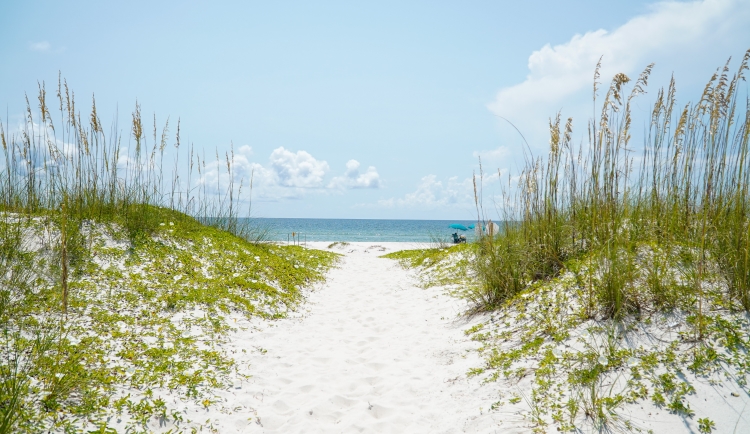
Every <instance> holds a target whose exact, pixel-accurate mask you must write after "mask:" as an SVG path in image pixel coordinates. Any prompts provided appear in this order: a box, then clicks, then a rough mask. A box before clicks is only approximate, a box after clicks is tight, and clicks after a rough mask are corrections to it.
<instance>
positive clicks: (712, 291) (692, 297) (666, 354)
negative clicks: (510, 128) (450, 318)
mask: <svg viewBox="0 0 750 434" xmlns="http://www.w3.org/2000/svg"><path fill="white" fill-rule="evenodd" d="M749 59H750V51H748V52H747V53H745V56H744V57H743V58H742V60H741V61H740V62H739V67H738V68H737V72H736V73H734V74H732V73H730V69H729V62H728V63H727V65H725V66H724V67H723V68H720V69H718V70H717V72H716V74H714V75H713V76H712V77H711V78H710V80H709V82H708V83H707V85H706V87H705V89H704V91H703V93H702V95H701V96H700V99H699V100H698V102H697V103H688V104H686V105H684V106H678V105H677V103H676V92H677V87H676V84H675V82H674V80H672V82H670V84H669V86H668V87H667V88H666V89H661V90H660V91H659V92H658V93H657V95H656V102H655V104H654V106H653V107H652V110H651V111H650V113H651V116H650V119H647V120H646V121H645V123H646V126H647V128H646V133H645V135H644V138H643V151H642V153H636V152H634V151H633V150H634V149H635V145H634V144H633V143H631V135H632V134H633V131H632V129H633V125H634V122H636V121H635V120H634V119H633V118H632V116H631V114H632V112H631V107H632V104H634V101H635V100H636V98H637V97H638V96H639V95H640V94H642V93H644V92H645V91H646V88H647V81H648V77H649V75H650V72H651V68H652V66H651V65H650V66H648V67H647V68H646V69H645V70H644V72H643V73H642V74H641V75H640V76H639V77H638V78H637V79H636V80H635V81H634V83H632V85H631V80H630V78H629V77H627V76H625V75H624V74H617V75H616V76H615V77H614V79H613V80H612V82H611V84H610V86H609V87H608V88H606V89H605V90H604V98H603V101H601V102H600V100H599V99H598V97H597V95H598V93H599V92H601V90H602V89H600V86H601V84H600V83H599V72H598V71H599V67H598V66H597V69H596V72H595V74H594V104H595V107H596V110H597V111H598V112H599V113H600V114H599V116H598V117H597V119H595V120H592V121H590V122H589V125H588V141H586V142H583V143H582V144H581V145H580V146H575V145H574V144H573V141H572V136H573V126H572V125H573V122H572V120H571V119H568V120H567V122H564V123H563V122H562V120H561V116H560V115H559V114H558V115H557V116H556V117H555V118H554V119H552V120H551V121H550V151H549V154H548V155H547V156H546V157H545V158H531V157H529V158H528V160H527V163H526V166H525V169H524V170H523V171H522V173H521V175H520V177H519V178H518V184H513V185H511V184H509V186H508V188H507V189H506V190H505V191H504V193H503V198H502V201H501V203H502V204H503V213H504V214H502V215H501V219H500V220H502V221H503V223H502V224H501V230H500V233H499V234H497V235H496V236H484V237H481V238H480V239H479V240H478V241H477V243H476V246H475V247H474V252H475V253H476V254H475V256H474V257H473V258H472V259H470V261H469V262H470V264H471V267H470V271H468V272H467V274H466V275H465V277H464V278H465V279H466V280H465V282H466V283H465V285H464V286H465V288H466V291H465V292H464V294H465V295H466V296H467V297H469V298H470V300H471V301H472V302H473V305H474V309H473V311H472V313H479V314H484V315H487V320H486V321H484V322H482V323H481V324H479V325H477V326H475V327H473V328H471V329H469V330H467V331H466V332H467V335H469V336H471V337H472V339H474V340H476V341H478V342H480V343H481V347H480V350H479V351H480V352H481V353H482V354H483V355H484V358H485V364H484V365H483V366H480V367H477V368H476V369H473V370H472V371H471V372H470V373H469V374H470V375H473V376H479V377H481V378H482V379H483V380H484V381H488V382H493V381H504V382H505V383H506V384H507V386H508V388H507V393H504V394H502V396H500V397H499V399H498V401H497V402H495V403H494V404H493V405H492V408H493V409H494V410H497V411H502V412H503V413H509V414H512V415H515V416H518V417H523V418H524V419H525V421H526V422H527V423H528V426H529V428H530V429H534V430H537V431H540V432H547V431H548V430H550V429H555V430H561V431H569V430H573V431H576V430H577V431H580V430H583V431H621V430H622V431H626V430H635V431H648V429H647V428H646V426H647V424H646V423H644V422H643V421H644V420H647V419H648V416H645V415H649V416H650V415H652V414H657V413H660V412H661V413H670V414H673V415H674V417H675V418H679V420H681V422H682V423H684V424H685V426H686V427H688V428H689V429H692V430H694V431H697V432H712V431H714V430H717V429H719V427H723V429H724V430H726V431H728V432H731V431H732V429H734V430H735V431H736V430H737V426H743V424H747V423H748V420H747V419H743V417H745V416H744V415H742V414H740V415H739V416H737V417H736V418H735V419H736V420H712V419H711V417H709V416H708V415H706V414H701V411H703V409H705V408H706V406H705V403H704V402H703V401H705V399H704V396H702V395H700V394H701V393H708V392H710V390H712V389H711V388H712V387H713V386H716V387H720V388H721V389H722V390H724V394H725V395H726V398H725V399H727V400H729V401H727V402H726V405H727V406H729V405H731V402H732V401H731V400H732V399H737V400H738V401H737V402H740V405H739V410H741V409H742V405H741V402H747V398H748V396H749V393H750V388H748V383H747V376H748V374H750V357H748V348H750V339H749V338H748V337H749V336H750V317H749V316H748V312H750V303H749V302H748V300H749V299H750V298H749V297H750V192H749V188H750V173H749V170H750V160H749V158H748V151H750V149H749V144H750V143H749V142H750V110H748V108H749V107H748V106H749V105H750V100H748V99H747V90H746V86H745V85H744V83H745V74H746V71H747V69H748V67H747V65H748V60H749ZM481 177H482V175H481V172H480V176H479V178H478V179H477V181H476V182H475V185H477V186H478V188H477V190H478V194H477V211H478V214H479V215H478V220H480V221H481V220H487V218H486V216H485V215H484V214H485V213H484V210H483V207H482V206H481ZM509 182H510V181H509ZM402 255H405V257H404V259H402V260H403V261H404V263H406V264H408V265H411V266H423V262H422V261H423V259H422V258H428V257H430V255H435V253H428V252H421V253H417V252H411V253H403V254H402ZM430 265H431V266H432V267H436V266H435V265H434V264H430ZM437 268H440V266H437ZM423 270H424V271H426V269H423ZM426 281H428V282H429V278H428V280H426ZM739 410H738V414H739V413H740V411H739ZM634 415H636V416H638V417H635V418H634V417H633V416H634ZM511 417H514V416H511ZM736 432H739V431H736Z"/></svg>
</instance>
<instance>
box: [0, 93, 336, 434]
mask: <svg viewBox="0 0 750 434" xmlns="http://www.w3.org/2000/svg"><path fill="white" fill-rule="evenodd" d="M58 97H59V109H60V115H61V123H60V124H58V125H53V123H52V118H51V116H50V113H49V109H48V107H47V102H46V95H45V90H44V86H43V85H40V89H39V96H38V101H39V116H34V115H33V111H32V109H31V106H30V105H29V106H28V110H27V120H26V124H25V126H24V129H23V130H22V131H21V132H20V133H19V134H15V135H10V136H8V135H7V134H6V127H4V126H2V125H0V138H1V139H2V145H3V149H4V156H5V166H4V168H3V170H2V171H1V172H0V328H1V330H0V333H1V335H0V433H11V432H13V433H16V432H29V433H36V432H42V431H55V432H102V433H113V432H118V431H119V432H149V431H151V428H149V425H148V424H149V423H155V422H154V421H158V422H160V423H167V422H169V423H171V424H173V425H174V428H173V429H172V432H191V431H195V430H196V429H209V430H210V429H211V426H210V423H209V424H207V423H206V422H205V421H204V420H200V421H195V420H191V418H190V416H189V415H188V414H186V413H185V412H184V411H183V410H182V408H183V407H184V404H185V403H186V402H193V403H198V404H199V405H200V406H202V407H205V408H206V409H209V408H212V407H218V408H219V410H221V411H230V410H231V409H229V410H227V409H223V408H221V407H220V405H221V403H220V402H219V400H218V399H216V397H215V394H214V393H213V391H216V390H218V389H222V388H224V389H226V388H227V387H232V386H233V385H235V384H240V383H241V381H242V380H243V379H246V378H247V377H248V376H249V375H251V372H248V371H246V367H240V366H237V364H236V363H235V362H234V360H233V358H232V355H231V354H227V352H226V351H225V350H223V349H222V346H221V344H222V343H223V342H225V341H226V339H227V334H228V332H230V331H231V330H232V327H234V322H233V321H230V320H232V319H234V320H236V319H237V318H238V316H239V317H245V318H248V317H252V316H256V317H260V318H280V317H283V316H284V315H285V314H286V313H287V312H288V311H289V310H291V309H294V308H295V307H296V306H297V305H298V304H299V303H300V302H301V300H302V294H301V292H300V290H301V288H303V287H305V286H307V285H310V284H311V283H313V282H316V281H320V280H321V279H323V276H324V272H325V270H326V269H327V268H328V267H330V266H331V265H332V263H333V262H334V260H335V256H336V255H335V254H333V253H327V252H321V251H314V250H305V249H302V248H300V247H295V246H284V247H281V246H274V245H271V244H266V243H262V242H260V241H262V237H263V232H262V231H257V230H254V229H253V228H251V227H249V226H244V225H240V224H239V223H238V221H239V220H238V215H239V210H238V200H237V197H238V194H239V191H240V190H241V184H242V183H241V182H239V185H238V186H235V185H234V181H231V180H233V179H234V175H233V173H232V167H233V158H232V157H231V156H230V155H227V156H226V157H227V158H226V162H225V163H226V166H225V167H226V173H222V174H220V175H221V176H224V175H226V176H224V179H229V180H230V181H228V183H226V184H218V185H216V186H215V187H214V189H218V188H222V187H225V188H226V193H225V194H215V192H214V191H213V190H209V188H208V187H207V186H206V183H205V182H203V181H206V179H208V178H201V179H200V181H201V182H198V183H197V185H200V186H201V187H200V188H192V186H193V185H195V184H196V182H195V181H196V180H195V179H191V173H192V169H193V167H195V168H197V169H198V174H199V177H200V176H204V175H205V174H206V172H207V170H208V169H210V168H211V167H212V165H211V164H208V165H207V164H206V163H205V161H203V160H201V159H198V158H193V152H192V149H191V150H190V158H188V159H186V161H185V163H184V166H185V167H187V176H186V179H185V181H186V182H185V183H184V185H183V184H182V181H181V179H182V178H181V176H180V175H182V176H185V174H182V173H178V172H179V170H180V167H181V166H180V163H179V158H178V157H179V154H178V156H177V157H175V162H174V163H175V172H174V174H173V177H172V179H171V180H167V179H164V177H163V175H162V174H163V171H162V167H163V164H162V160H163V159H164V158H163V157H164V152H165V148H166V147H167V131H168V127H167V125H168V122H167V125H165V127H164V128H163V129H162V132H161V135H160V136H159V135H157V130H156V124H155V122H154V134H153V138H154V141H153V144H152V146H151V147H150V148H148V147H147V146H146V138H145V136H144V133H143V125H142V121H141V115H140V107H139V106H138V105H136V108H135V111H134V112H133V120H132V125H131V133H132V134H131V136H132V137H131V138H132V140H133V142H134V143H133V142H131V146H130V147H129V149H130V153H129V154H127V155H125V154H123V153H121V152H122V148H121V146H120V142H121V138H120V137H119V136H118V133H117V127H116V125H115V127H113V129H112V133H111V134H110V135H109V136H107V135H105V133H104V130H103V128H102V126H101V123H100V121H99V119H98V116H97V113H96V105H95V104H93V105H92V111H91V115H90V116H89V117H88V119H87V121H86V123H87V124H88V125H84V122H83V120H82V118H81V115H80V114H79V113H78V112H77V111H76V110H75V102H74V99H73V97H72V93H69V91H68V89H67V85H64V86H63V85H62V84H61V85H60V86H59V87H58ZM83 119H86V118H83ZM179 140H180V139H179V123H178V128H177V135H176V143H175V147H176V148H179ZM213 167H214V168H215V169H216V170H219V169H220V167H221V165H220V164H219V162H217V164H216V165H215V166H213ZM207 168H208V169H207ZM218 177H220V176H217V178H218ZM185 186H186V187H187V188H186V187H185ZM164 191H169V193H168V194H163V192H164ZM166 393H169V394H170V396H171V397H175V398H179V401H178V400H177V399H175V400H174V402H167V401H166V400H165V399H164V398H163V394H166ZM92 430H93V431H92Z"/></svg>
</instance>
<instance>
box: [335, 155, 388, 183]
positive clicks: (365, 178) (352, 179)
mask: <svg viewBox="0 0 750 434" xmlns="http://www.w3.org/2000/svg"><path fill="white" fill-rule="evenodd" d="M359 166H360V164H359V161H357V160H349V161H347V162H346V172H345V173H344V176H337V177H335V178H333V179H332V180H331V182H330V183H329V184H328V188H338V189H345V188H380V187H381V184H382V183H381V181H380V174H378V170H377V169H376V168H375V166H370V167H368V168H367V171H366V172H365V173H359Z"/></svg>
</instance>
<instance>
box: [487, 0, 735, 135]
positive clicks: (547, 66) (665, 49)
mask: <svg viewBox="0 0 750 434" xmlns="http://www.w3.org/2000/svg"><path fill="white" fill-rule="evenodd" d="M748 22H750V2H747V1H746V0H704V1H691V2H681V1H667V2H661V3H657V4H655V5H653V6H652V8H651V9H650V11H649V12H648V13H646V14H643V15H639V16H636V17H634V18H632V19H630V20H629V21H627V22H626V23H625V24H623V25H622V26H620V27H618V28H616V29H614V30H611V31H607V30H603V29H600V30H596V31H592V32H588V33H585V34H583V35H580V34H578V35H575V36H573V37H572V38H571V39H570V40H569V41H567V42H565V43H563V44H559V45H554V46H553V45H551V44H547V45H545V46H544V47H542V48H541V49H539V50H537V51H535V52H533V53H532V54H531V55H530V56H529V61H528V68H529V74H528V75H527V77H526V79H525V80H524V81H523V82H521V83H519V84H516V85H513V86H510V87H506V88H504V89H501V90H500V91H499V92H498V93H497V96H496V98H495V100H494V101H493V102H491V103H490V104H489V105H488V108H489V109H490V110H491V111H492V112H494V113H495V114H497V115H499V116H502V117H505V118H508V119H510V120H512V121H513V123H514V124H515V125H518V127H519V129H521V130H522V131H523V132H524V134H525V135H526V134H529V135H531V136H534V135H535V134H538V133H543V132H544V131H545V130H546V129H545V124H546V122H547V119H548V118H549V117H552V116H554V114H555V112H557V111H558V110H560V109H561V108H563V110H564V115H566V116H567V115H569V114H570V115H573V116H574V118H577V119H578V120H579V121H578V125H579V126H581V125H585V120H587V119H588V116H589V114H590V113H591V102H590V101H591V95H592V92H593V88H592V85H593V74H594V69H595V67H596V64H597V62H598V61H599V59H600V58H601V59H602V69H601V80H602V81H603V82H604V84H603V87H605V86H607V85H608V83H607V81H608V80H609V79H610V78H611V77H612V76H614V74H616V73H618V72H623V73H625V74H627V75H629V76H631V77H633V78H635V76H637V74H638V73H640V72H641V70H642V69H643V68H644V67H645V66H646V65H647V64H649V63H652V62H656V64H657V69H658V68H659V64H660V62H664V63H667V64H670V62H672V66H674V62H677V63H680V64H681V66H680V70H681V71H682V70H684V71H685V73H686V74H690V73H691V71H692V70H695V69H697V67H699V66H705V62H706V61H707V60H708V58H711V59H713V58H715V57H716V56H719V57H718V58H719V59H721V60H718V61H719V62H721V61H723V60H726V58H727V57H729V56H730V55H741V54H742V53H743V52H744V50H745V49H747V48H748V47H746V46H743V45H742V44H745V45H747V41H748V40H750V30H748V29H750V27H748V26H747V23H748ZM737 50H740V51H739V52H738V51H737ZM717 53H720V54H717ZM712 61H713V60H712ZM714 66H718V65H714ZM665 73H667V74H668V73H671V70H670V71H665ZM705 79H706V80H707V79H708V76H706V77H705ZM658 84H659V86H661V85H664V84H666V83H658ZM678 84H679V83H678ZM581 117H583V119H581ZM513 134H514V135H515V134H516V133H515V132H514V133H513ZM527 137H528V136H527ZM533 138H534V139H539V138H540V137H539V136H536V137H533ZM529 139H530V141H533V142H536V143H539V140H531V139H532V137H529Z"/></svg>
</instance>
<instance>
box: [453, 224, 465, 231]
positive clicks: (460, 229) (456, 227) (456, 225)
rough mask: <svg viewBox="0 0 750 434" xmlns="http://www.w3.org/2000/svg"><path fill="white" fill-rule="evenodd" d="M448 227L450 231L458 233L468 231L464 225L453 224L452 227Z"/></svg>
mask: <svg viewBox="0 0 750 434" xmlns="http://www.w3.org/2000/svg"><path fill="white" fill-rule="evenodd" d="M449 227H450V228H451V229H458V230H459V231H468V230H469V228H467V227H466V226H464V225H460V224H458V223H453V224H452V225H450V226H449Z"/></svg>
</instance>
